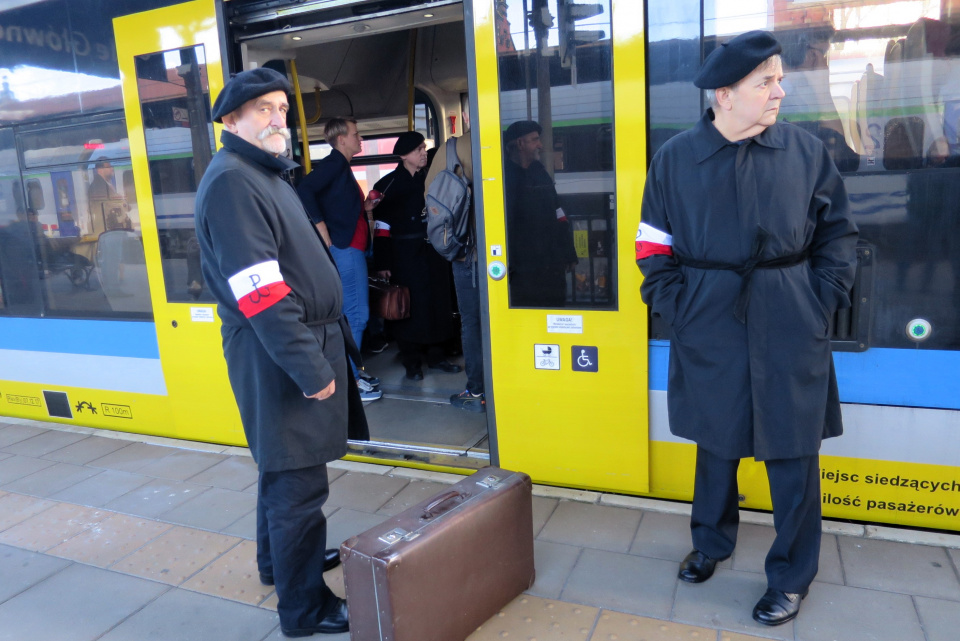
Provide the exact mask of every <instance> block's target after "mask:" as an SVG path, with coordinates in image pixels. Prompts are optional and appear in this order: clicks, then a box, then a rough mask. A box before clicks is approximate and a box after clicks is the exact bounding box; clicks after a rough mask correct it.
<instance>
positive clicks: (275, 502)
mask: <svg viewBox="0 0 960 641" xmlns="http://www.w3.org/2000/svg"><path fill="white" fill-rule="evenodd" d="M291 91H292V88H291V87H290V85H289V83H288V82H287V80H286V78H285V77H284V76H283V75H282V74H280V73H277V72H276V71H273V70H271V69H266V68H259V69H253V70H250V71H245V72H243V73H240V74H238V75H237V76H236V77H235V78H234V79H233V80H231V81H230V82H228V83H227V85H226V86H225V87H224V88H223V91H222V92H221V93H220V95H219V96H218V97H217V100H216V102H215V103H214V106H213V117H214V120H215V121H217V122H221V121H222V122H223V124H224V129H225V130H224V132H223V134H222V135H221V138H220V142H221V143H222V144H223V148H222V149H221V150H220V151H219V152H217V154H216V155H215V156H214V158H213V161H212V162H211V163H210V166H209V167H208V168H207V171H206V173H205V174H204V176H203V179H202V180H201V181H200V186H199V189H198V190H197V208H196V227H197V240H198V242H199V245H200V252H201V261H202V267H203V274H204V278H205V281H206V283H207V285H208V286H209V288H210V291H211V293H212V294H213V296H214V297H215V298H216V300H217V303H218V304H217V313H218V314H219V316H220V320H221V322H222V330H221V331H222V335H223V354H224V357H225V358H226V361H227V372H228V374H229V378H230V384H231V386H232V388H233V392H234V395H235V396H236V399H237V406H238V407H239V409H240V418H241V420H242V422H243V430H244V433H245V434H246V437H247V442H248V443H249V445H250V452H251V453H252V454H253V458H254V460H255V461H256V462H257V467H258V469H259V472H260V479H259V484H258V492H257V564H258V566H259V569H260V580H261V581H262V582H264V583H266V584H271V583H275V584H276V591H277V596H278V598H279V602H278V604H277V613H278V614H279V617H280V627H281V629H282V631H283V634H285V635H286V636H291V637H297V636H308V635H310V634H313V633H316V632H320V633H342V632H345V631H347V629H348V622H347V608H346V603H345V602H344V601H343V600H342V599H339V598H337V597H336V596H335V595H334V594H333V592H331V591H330V589H329V588H328V587H327V585H326V584H325V582H324V579H323V572H324V570H325V569H329V568H330V567H333V566H335V565H336V563H337V562H338V560H337V553H336V552H337V551H336V550H327V551H325V550H324V548H325V544H326V519H325V518H324V515H323V511H322V508H323V504H324V501H325V500H326V498H327V496H328V494H329V489H328V481H327V468H326V463H327V462H329V461H332V460H335V459H338V458H340V457H342V456H343V455H344V454H345V453H346V444H347V434H348V430H351V431H355V432H363V431H365V430H366V421H365V419H364V417H363V406H362V404H361V402H360V398H359V394H358V392H357V388H356V385H355V383H354V379H353V377H352V376H351V375H350V374H349V370H348V368H347V355H348V353H350V355H351V356H353V355H354V354H355V355H356V357H357V358H358V359H359V353H358V352H357V349H356V345H355V344H354V342H353V339H352V337H351V334H350V328H349V325H348V324H347V323H346V321H345V319H344V318H343V316H342V303H343V301H342V293H341V292H342V286H341V284H340V277H339V276H338V274H337V268H336V266H335V265H334V263H333V260H332V259H331V258H330V255H329V253H328V252H327V250H326V247H325V245H324V243H323V241H322V240H321V238H320V235H319V234H318V233H317V231H316V229H315V228H314V227H313V225H311V224H310V220H309V218H307V215H306V212H305V211H304V210H303V206H302V205H301V204H300V199H299V198H298V197H297V193H296V192H295V191H294V190H293V188H292V187H291V186H290V184H289V183H288V182H287V181H286V180H284V177H283V175H284V173H285V172H289V171H290V170H291V169H293V168H295V167H296V166H297V165H296V164H295V163H294V162H292V161H290V160H288V159H286V158H285V157H283V156H280V155H279V154H281V153H282V152H283V151H284V150H285V148H286V144H287V142H286V141H287V139H288V138H289V131H288V130H287V129H286V114H287V110H288V108H289V105H288V101H287V94H288V93H289V92H291ZM358 410H359V411H358ZM350 421H353V422H354V427H348V422H350ZM354 428H355V429H354Z"/></svg>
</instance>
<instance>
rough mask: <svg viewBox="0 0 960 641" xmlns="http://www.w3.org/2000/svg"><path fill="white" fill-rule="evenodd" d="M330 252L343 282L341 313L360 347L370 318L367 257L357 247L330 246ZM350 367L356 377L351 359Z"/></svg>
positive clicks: (354, 366)
mask: <svg viewBox="0 0 960 641" xmlns="http://www.w3.org/2000/svg"><path fill="white" fill-rule="evenodd" d="M330 253H331V254H332V255H333V260H334V262H335V263H337V270H338V271H339V272H340V280H341V281H342V282H343V314H344V315H345V316H346V317H347V321H349V323H350V333H351V334H353V341H354V342H355V343H356V344H357V349H360V342H361V341H362V340H363V330H364V329H366V327H367V321H368V320H369V319H370V298H369V293H368V289H367V288H368V287H369V285H368V284H367V259H366V257H365V256H364V255H363V252H362V251H360V250H359V249H354V248H352V247H347V248H346V249H340V248H338V247H334V246H333V245H331V246H330ZM350 369H352V370H353V377H354V378H356V377H357V365H356V364H355V363H354V362H353V361H352V360H351V361H350Z"/></svg>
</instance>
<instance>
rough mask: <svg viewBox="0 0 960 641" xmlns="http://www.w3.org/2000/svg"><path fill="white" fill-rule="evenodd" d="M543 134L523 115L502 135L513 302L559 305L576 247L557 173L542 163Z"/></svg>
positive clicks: (562, 302) (574, 264) (573, 261)
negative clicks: (560, 199) (559, 192)
mask: <svg viewBox="0 0 960 641" xmlns="http://www.w3.org/2000/svg"><path fill="white" fill-rule="evenodd" d="M541 133H543V128H542V127H541V126H540V125H539V124H538V123H536V122H534V121H532V120H520V121H518V122H515V123H512V124H511V125H510V126H509V127H507V130H506V131H505V132H504V134H503V145H504V149H505V150H506V153H507V156H508V158H509V160H508V161H507V162H506V163H504V168H503V174H504V176H503V181H504V191H505V192H506V214H507V270H508V273H509V276H508V282H509V283H510V304H511V305H514V306H517V307H550V308H558V307H564V306H565V305H566V304H567V272H568V271H573V269H574V267H575V266H576V264H577V250H576V248H575V247H574V244H573V230H572V229H571V227H570V222H569V221H568V220H567V215H566V213H565V212H564V211H563V208H562V207H560V202H559V197H558V196H557V190H556V187H555V186H554V184H553V178H551V177H550V174H549V173H547V169H546V167H544V166H543V163H541V162H540V151H541V150H542V149H543V143H542V142H541V141H540V134H541Z"/></svg>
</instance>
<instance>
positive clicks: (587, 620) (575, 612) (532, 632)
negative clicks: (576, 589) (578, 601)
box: [467, 594, 599, 641]
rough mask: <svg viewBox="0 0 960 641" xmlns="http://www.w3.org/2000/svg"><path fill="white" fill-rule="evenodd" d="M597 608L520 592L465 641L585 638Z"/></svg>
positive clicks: (597, 610) (586, 638)
mask: <svg viewBox="0 0 960 641" xmlns="http://www.w3.org/2000/svg"><path fill="white" fill-rule="evenodd" d="M598 612H599V608H593V607H589V606H585V605H575V604H573V603H564V602H562V601H553V600H549V599H541V598H540V597H535V596H529V595H526V594H522V595H520V596H519V597H517V598H516V599H514V600H513V601H512V602H510V604H509V605H507V607H505V608H504V609H503V610H501V611H500V612H499V613H498V614H496V615H494V616H493V617H491V618H490V619H489V620H488V621H487V622H486V623H484V624H483V625H481V626H480V627H479V628H477V630H476V632H474V633H473V634H471V635H470V636H469V637H467V641H502V640H503V639H508V640H511V641H512V640H516V641H567V640H568V639H569V640H571V641H573V640H576V639H582V640H583V641H587V640H588V639H589V638H590V633H591V632H592V631H593V626H594V624H595V623H596V621H597V614H598Z"/></svg>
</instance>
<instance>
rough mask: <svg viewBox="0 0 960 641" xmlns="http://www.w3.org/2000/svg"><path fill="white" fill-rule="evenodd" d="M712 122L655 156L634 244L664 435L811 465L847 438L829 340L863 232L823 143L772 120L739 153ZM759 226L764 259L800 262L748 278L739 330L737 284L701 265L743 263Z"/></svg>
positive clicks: (720, 451) (717, 450)
mask: <svg viewBox="0 0 960 641" xmlns="http://www.w3.org/2000/svg"><path fill="white" fill-rule="evenodd" d="M712 121H713V112H712V111H710V110H708V111H707V112H706V114H705V115H704V117H703V118H702V119H701V120H700V122H699V123H698V124H697V125H696V126H695V127H694V128H693V129H691V130H689V131H685V132H683V133H681V134H679V135H677V136H675V137H674V138H672V139H671V140H670V141H668V142H667V143H666V144H665V145H664V146H663V147H662V148H661V149H660V150H659V151H658V152H657V153H656V155H655V156H654V158H653V161H652V162H651V164H650V170H649V173H648V175H647V181H646V185H645V187H644V194H643V205H642V215H641V224H640V230H639V233H638V235H637V258H638V260H637V264H638V265H639V267H640V270H641V271H642V272H643V275H644V281H643V284H642V286H641V290H640V291H641V295H642V297H643V300H644V302H646V303H647V305H649V306H650V307H651V309H652V311H653V313H654V314H657V315H659V316H661V317H662V318H663V319H664V320H665V321H666V322H667V323H668V324H669V325H670V328H671V329H670V364H669V381H668V388H667V399H668V400H667V405H668V412H669V417H670V430H671V431H672V432H673V433H674V434H675V435H677V436H680V437H683V438H687V439H691V440H693V441H696V442H697V443H698V444H699V445H700V446H701V447H703V448H705V449H707V450H708V451H710V452H712V453H714V454H716V455H718V456H721V457H724V458H731V459H732V458H742V457H747V456H754V457H756V459H757V460H767V459H781V458H796V457H801V456H810V455H813V454H816V453H817V452H818V451H819V449H820V442H821V439H823V438H827V437H831V436H837V435H839V434H841V433H842V431H843V424H842V421H841V416H840V402H839V395H838V393H837V381H836V375H835V373H834V368H833V357H832V353H831V348H830V338H829V336H830V332H831V324H832V319H833V315H834V312H836V310H837V309H839V308H843V307H849V306H850V300H849V290H850V287H851V286H852V284H853V279H854V275H855V272H856V243H857V227H856V225H855V223H854V221H853V219H852V218H851V215H850V211H849V205H848V202H847V193H846V190H845V188H844V185H843V180H842V179H841V177H840V173H839V172H838V171H837V168H836V166H835V165H834V163H833V162H832V160H831V158H830V156H829V154H828V152H827V150H826V149H825V147H824V146H823V144H822V143H821V141H820V140H818V139H816V138H814V137H813V136H811V135H810V134H808V133H806V132H804V131H802V130H801V129H799V128H797V127H795V126H793V125H789V124H786V123H777V124H774V125H772V126H770V127H768V128H767V129H766V130H764V131H763V132H762V133H761V134H759V135H758V136H755V137H754V138H751V139H748V140H747V141H746V142H744V143H743V144H742V145H737V144H736V143H731V142H729V141H727V140H726V139H725V138H724V137H723V136H722V135H721V134H720V132H719V131H718V130H717V129H716V127H714V125H713V122H712ZM761 228H762V230H764V232H766V234H768V238H767V240H766V242H765V243H764V245H763V248H762V250H761V251H760V252H759V256H758V258H759V260H765V261H768V260H771V259H778V258H783V257H791V256H792V257H794V258H793V260H787V261H785V262H786V263H787V264H788V265H787V266H783V267H777V268H767V269H757V270H756V271H754V272H753V274H752V276H751V277H749V278H748V279H747V286H746V291H745V292H744V294H745V295H746V296H748V298H747V299H746V302H747V305H746V309H745V310H744V315H743V322H741V320H739V319H738V318H737V317H736V307H737V301H738V300H739V299H740V289H741V284H742V283H743V281H744V278H745V277H741V275H739V274H738V273H736V272H735V271H731V270H729V269H716V268H704V267H703V266H702V265H705V264H706V265H713V266H714V267H715V266H716V264H718V263H723V264H727V265H734V266H742V265H744V264H746V263H747V262H748V260H749V259H751V257H753V256H754V255H755V254H756V253H757V252H756V248H757V247H756V244H757V240H758V235H759V236H762V235H764V232H760V231H759V230H760V229H761ZM805 253H806V254H808V257H807V258H806V259H804V258H803V256H804V254H805ZM694 261H705V263H698V265H701V266H691V265H690V264H689V263H691V262H694ZM684 263H686V264H684Z"/></svg>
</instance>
